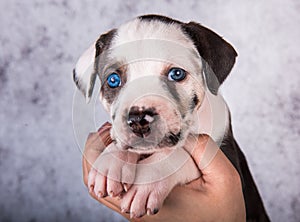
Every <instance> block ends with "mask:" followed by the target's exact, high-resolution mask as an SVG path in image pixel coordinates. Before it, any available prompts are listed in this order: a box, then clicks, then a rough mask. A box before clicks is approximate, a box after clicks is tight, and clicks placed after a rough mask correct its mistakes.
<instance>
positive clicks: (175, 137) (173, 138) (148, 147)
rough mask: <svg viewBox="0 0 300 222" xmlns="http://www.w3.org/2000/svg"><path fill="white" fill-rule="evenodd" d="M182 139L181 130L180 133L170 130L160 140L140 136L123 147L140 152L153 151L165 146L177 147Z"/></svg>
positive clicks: (169, 147)
mask: <svg viewBox="0 0 300 222" xmlns="http://www.w3.org/2000/svg"><path fill="white" fill-rule="evenodd" d="M181 140H182V133H181V131H180V132H178V133H173V132H169V133H167V134H166V135H165V136H164V137H163V138H162V139H161V140H160V141H158V142H157V141H153V140H147V139H145V138H139V139H137V140H135V141H134V142H132V141H131V143H130V144H128V145H126V147H123V148H124V149H126V150H129V151H132V152H138V153H144V154H147V153H153V152H155V151H159V150H162V149H165V148H168V149H173V148H174V149H175V148H176V145H177V144H178V143H179V142H180V141H181Z"/></svg>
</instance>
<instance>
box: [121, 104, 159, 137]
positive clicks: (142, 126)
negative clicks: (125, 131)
mask: <svg viewBox="0 0 300 222" xmlns="http://www.w3.org/2000/svg"><path fill="white" fill-rule="evenodd" d="M156 119H157V113H156V112H155V110H154V109H153V108H149V109H142V110H140V109H139V107H137V106H133V107H131V108H130V111H129V113H128V119H127V124H128V126H129V127H130V129H131V130H132V132H133V133H134V134H135V135H137V136H139V137H141V138H144V137H147V136H148V135H149V134H150V133H151V124H152V123H153V122H154V121H155V120H156Z"/></svg>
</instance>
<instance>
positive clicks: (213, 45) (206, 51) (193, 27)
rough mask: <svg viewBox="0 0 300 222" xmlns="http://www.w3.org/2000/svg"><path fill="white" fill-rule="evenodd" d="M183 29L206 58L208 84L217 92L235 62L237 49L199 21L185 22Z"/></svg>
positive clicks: (205, 68)
mask: <svg viewBox="0 0 300 222" xmlns="http://www.w3.org/2000/svg"><path fill="white" fill-rule="evenodd" d="M182 30H183V32H184V33H186V34H187V35H188V37H189V38H190V39H191V40H192V41H193V42H194V45H195V46H196V48H197V50H198V52H199V54H200V56H201V57H202V58H203V59H204V61H203V68H204V71H205V78H206V82H207V86H208V88H209V89H210V91H211V92H212V93H214V94H216V93H217V92H218V88H219V86H220V85H221V84H222V83H223V81H224V80H225V79H226V77H227V76H228V74H229V73H230V71H231V69H232V67H233V65H234V63H235V58H236V56H237V53H236V51H235V50H234V48H233V47H232V46H231V45H230V44H229V43H228V42H226V41H225V40H224V39H223V38H222V37H220V36H219V35H217V34H216V33H215V32H213V31H211V30H210V29H208V28H206V27H203V26H201V25H200V24H198V23H195V22H189V23H183V24H182Z"/></svg>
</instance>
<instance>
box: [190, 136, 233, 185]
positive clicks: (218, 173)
mask: <svg viewBox="0 0 300 222" xmlns="http://www.w3.org/2000/svg"><path fill="white" fill-rule="evenodd" d="M187 147H188V148H189V150H188V152H190V154H191V156H192V158H193V159H194V161H195V163H196V164H197V166H198V168H199V169H200V171H201V173H202V178H203V180H204V181H205V182H209V181H213V182H217V181H220V180H221V181H222V182H224V180H226V179H227V178H236V176H237V177H239V174H238V172H237V171H236V169H235V168H234V166H233V165H232V164H231V162H230V161H229V159H228V158H227V157H226V156H225V154H224V153H223V152H222V150H221V149H220V148H219V146H218V145H217V144H216V143H215V142H214V141H213V140H212V139H211V138H210V137H209V136H208V135H199V136H198V137H193V138H189V139H188V142H187Z"/></svg>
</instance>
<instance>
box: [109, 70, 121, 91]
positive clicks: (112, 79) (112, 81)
mask: <svg viewBox="0 0 300 222" xmlns="http://www.w3.org/2000/svg"><path fill="white" fill-rule="evenodd" d="M106 81H107V84H108V86H109V87H110V88H117V87H119V86H120V85H121V77H120V76H119V75H118V74H117V73H115V72H113V73H112V74H110V75H109V76H108V77H107V79H106Z"/></svg>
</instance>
